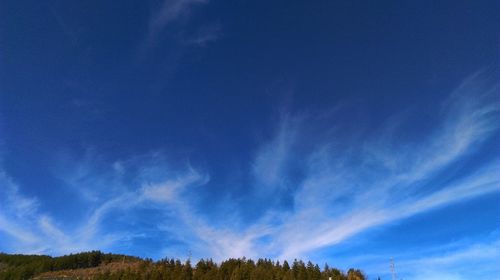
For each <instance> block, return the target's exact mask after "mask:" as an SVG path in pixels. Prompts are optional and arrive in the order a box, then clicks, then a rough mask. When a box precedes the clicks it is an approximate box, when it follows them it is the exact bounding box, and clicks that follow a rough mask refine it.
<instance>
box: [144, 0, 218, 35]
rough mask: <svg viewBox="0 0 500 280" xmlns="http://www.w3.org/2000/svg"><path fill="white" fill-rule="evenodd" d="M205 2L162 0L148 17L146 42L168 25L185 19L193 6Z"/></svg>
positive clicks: (196, 0) (204, 0)
mask: <svg viewBox="0 0 500 280" xmlns="http://www.w3.org/2000/svg"><path fill="white" fill-rule="evenodd" d="M206 3H208V0H163V2H162V4H161V6H160V7H159V9H157V10H155V11H153V13H152V15H151V17H150V20H149V29H148V39H147V43H146V44H148V45H149V44H151V43H152V41H153V40H155V38H156V37H157V36H158V35H159V34H160V33H161V32H162V31H163V30H164V29H165V28H166V27H167V26H168V25H170V24H172V23H174V22H176V21H179V20H181V19H186V18H187V17H188V16H189V14H190V12H191V10H192V9H193V8H194V7H195V6H198V5H202V4H206ZM214 34H215V33H214ZM204 40H205V41H206V40H210V39H209V38H205V39H204Z"/></svg>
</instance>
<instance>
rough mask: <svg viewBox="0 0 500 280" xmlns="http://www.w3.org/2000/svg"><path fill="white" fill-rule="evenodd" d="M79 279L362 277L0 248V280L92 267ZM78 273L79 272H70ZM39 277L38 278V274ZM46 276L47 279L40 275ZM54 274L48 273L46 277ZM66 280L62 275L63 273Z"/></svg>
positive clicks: (310, 269)
mask: <svg viewBox="0 0 500 280" xmlns="http://www.w3.org/2000/svg"><path fill="white" fill-rule="evenodd" d="M92 268H96V269H95V270H94V271H93V272H92V274H88V275H86V276H85V279H111V280H114V279H117V280H118V279H120V280H128V279H134V280H143V279H144V280H145V279H152V280H328V279H329V278H330V277H331V279H332V280H365V279H366V277H365V275H364V274H363V273H362V272H361V271H360V270H358V269H349V270H348V271H347V272H343V271H341V270H339V269H336V268H330V267H329V266H328V265H325V266H324V267H323V269H320V267H319V266H318V265H317V264H313V263H312V262H307V263H305V262H303V261H301V260H294V261H293V262H290V263H289V262H287V261H284V262H282V263H281V262H279V261H272V260H269V259H258V260H257V261H254V260H251V259H246V258H240V259H233V258H232V259H228V260H225V261H223V262H221V263H216V262H214V261H213V260H211V259H201V260H200V261H198V262H197V263H196V265H194V266H193V265H192V264H191V261H190V260H187V261H185V262H181V261H180V260H179V259H168V258H165V259H161V260H159V261H153V260H152V259H148V258H146V259H141V258H138V257H132V256H126V255H119V254H104V253H102V252H100V251H91V252H83V253H78V254H71V255H66V256H61V257H50V256H43V255H10V254H3V253H0V279H5V280H10V279H13V280H14V279H15V280H17V279H30V278H33V277H36V276H37V275H40V274H41V275H44V274H42V273H45V274H46V273H48V272H57V271H66V270H77V269H92ZM76 278H80V277H75V278H74V279H76ZM39 279H44V278H43V277H40V278H39ZM46 279H48V278H46ZM52 279H54V278H52ZM65 279H68V278H65Z"/></svg>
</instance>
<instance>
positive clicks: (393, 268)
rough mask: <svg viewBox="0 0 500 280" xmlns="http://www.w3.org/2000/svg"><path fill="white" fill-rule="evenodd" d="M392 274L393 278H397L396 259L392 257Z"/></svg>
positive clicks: (394, 279) (393, 279)
mask: <svg viewBox="0 0 500 280" xmlns="http://www.w3.org/2000/svg"><path fill="white" fill-rule="evenodd" d="M391 274H392V280H396V279H397V278H396V268H395V267H394V259H393V258H391Z"/></svg>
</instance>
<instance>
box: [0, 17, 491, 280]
mask: <svg viewBox="0 0 500 280" xmlns="http://www.w3.org/2000/svg"><path fill="white" fill-rule="evenodd" d="M167 22H168V21H167ZM496 97H498V87H493V88H487V89H484V88H482V87H481V86H480V85H479V84H478V82H477V81H476V80H475V79H472V80H468V81H466V82H465V83H464V85H462V86H461V87H459V88H458V89H457V90H456V91H455V92H454V93H453V94H452V95H451V97H450V99H449V100H448V101H447V102H446V103H445V104H444V105H443V109H442V111H441V112H440V113H439V114H438V115H436V118H437V119H439V120H440V121H439V122H436V124H435V127H434V130H433V131H431V132H430V133H428V134H425V135H424V136H423V137H422V139H413V140H412V141H409V143H404V144H395V143H393V141H392V140H391V139H392V138H393V137H397V135H398V133H400V131H399V126H398V125H389V126H391V128H390V129H382V130H381V131H385V132H384V133H377V139H373V137H371V138H370V136H366V135H362V136H363V137H365V138H363V139H361V140H358V142H356V144H355V147H352V148H351V149H344V148H340V147H343V146H345V145H338V144H337V143H336V141H337V139H341V138H342V136H340V135H339V136H338V137H336V135H334V134H333V135H332V132H331V131H332V130H331V127H330V124H328V125H322V124H321V123H314V124H311V122H308V121H309V120H308V117H307V116H304V115H301V118H300V119H299V118H294V117H293V116H291V114H289V115H284V116H286V117H283V118H282V119H281V122H280V124H279V125H277V129H276V133H275V136H274V137H273V138H272V139H269V141H267V142H266V143H263V144H262V145H261V147H260V148H258V149H257V150H256V151H257V152H256V155H255V156H254V161H253V162H252V163H251V164H250V166H249V169H250V172H251V176H252V177H253V180H251V181H252V184H253V187H254V188H253V190H254V191H255V192H256V193H258V195H256V196H255V197H256V200H257V201H252V203H255V204H256V205H258V206H256V207H260V205H259V203H261V201H262V200H263V198H265V199H268V200H272V198H273V197H277V198H278V199H279V198H280V196H289V197H291V203H292V204H293V205H292V207H289V208H287V209H286V210H285V209H283V208H279V209H276V208H274V206H275V205H273V204H272V203H271V206H270V207H269V208H268V210H267V211H266V212H265V213H264V214H263V215H262V217H260V218H256V219H255V220H252V222H242V218H241V217H239V216H238V211H235V210H238V209H239V207H241V206H240V205H238V202H235V201H226V200H223V199H221V200H220V201H213V203H214V204H219V205H220V204H222V202H224V205H223V206H222V210H221V211H225V214H224V215H219V216H218V218H217V219H220V221H218V222H216V221H214V219H212V218H211V217H210V216H208V215H205V214H204V213H202V212H203V210H204V209H203V208H200V205H199V204H197V200H196V199H195V198H196V197H197V195H196V194H198V193H209V192H210V189H209V188H210V187H213V186H212V185H210V177H209V175H208V174H205V173H203V172H200V171H198V170H196V169H195V168H192V167H190V166H189V165H183V166H184V168H175V169H174V168H172V164H170V163H169V162H168V160H165V159H164V158H163V156H162V155H161V154H162V153H155V154H153V155H148V156H140V157H136V158H131V159H127V160H115V161H113V162H112V163H110V164H108V163H106V162H105V161H101V160H99V159H98V158H96V156H95V155H93V154H90V155H88V156H85V157H84V158H83V159H81V160H80V161H77V160H76V161H75V160H66V161H64V164H62V165H63V166H70V167H69V168H55V169H54V172H56V173H58V174H62V175H60V176H58V177H59V178H60V179H61V181H62V182H64V184H65V185H66V186H68V187H71V189H72V190H74V192H75V193H76V194H77V196H78V197H79V198H81V199H83V200H84V202H85V205H86V206H87V209H88V212H85V213H83V214H82V217H79V219H81V220H82V222H81V223H78V224H77V225H76V226H74V227H72V228H68V227H67V226H64V225H61V224H59V223H58V221H57V219H54V218H53V217H51V216H50V215H49V214H48V213H43V212H42V211H40V210H39V207H38V205H39V203H40V202H39V201H38V200H37V199H34V198H29V197H26V196H23V195H22V194H21V193H20V191H19V187H18V186H17V185H16V184H15V183H14V182H13V180H12V179H11V178H10V177H9V176H8V175H7V174H5V173H0V184H2V188H0V195H1V196H0V199H1V202H2V204H0V210H1V211H0V231H2V232H4V233H5V234H7V235H9V236H11V237H12V238H13V239H15V240H16V241H17V243H18V245H17V246H13V247H12V248H11V249H12V250H14V251H22V252H28V251H30V252H49V253H56V254H57V253H67V252H74V251H78V250H86V249H94V248H98V249H107V248H113V246H115V245H116V244H117V243H119V242H120V241H123V240H129V241H130V240H131V239H132V238H135V237H136V236H140V235H141V234H145V233H140V232H134V230H133V229H134V227H133V226H131V225H133V224H134V223H135V222H136V221H135V220H134V218H133V215H132V214H133V213H134V212H135V211H141V210H143V209H148V210H150V211H154V212H155V213H157V214H158V217H156V218H155V219H157V220H155V221H154V227H155V228H154V229H153V230H157V231H159V232H163V233H165V234H166V235H167V234H168V236H169V237H170V238H173V239H176V240H177V241H179V242H181V243H183V244H185V246H184V247H182V248H180V247H179V248H175V245H168V244H166V245H162V246H163V248H161V249H162V250H163V251H168V252H169V253H170V254H172V252H176V253H177V255H179V256H180V255H182V254H184V255H186V256H187V251H188V249H187V248H189V250H192V251H193V253H194V255H195V256H204V257H206V256H212V257H214V258H216V259H223V258H226V257H240V256H247V257H260V256H266V257H278V258H287V259H290V258H295V257H306V256H307V255H308V254H309V253H310V252H313V251H315V250H317V249H321V248H325V247H328V246H332V245H335V244H338V243H341V242H344V241H346V240H348V239H349V238H350V237H352V236H354V235H356V234H359V233H361V232H363V231H366V230H369V229H372V228H375V227H379V226H382V225H386V224H389V223H391V222H394V221H397V220H400V219H404V218H407V217H410V216H413V215H416V214H419V213H423V212H425V211H429V210H431V209H436V208H439V207H444V206H446V205H449V204H451V203H456V202H460V201H463V200H466V199H469V198H472V197H476V196H480V195H485V194H488V193H491V192H496V191H499V190H500V175H499V174H500V173H498V172H497V171H498V170H499V169H500V163H499V162H498V161H489V162H483V163H482V164H481V166H479V167H477V168H475V169H470V170H469V171H468V172H467V173H465V174H463V175H461V176H457V177H455V178H453V179H452V180H447V181H446V182H444V183H443V182H442V181H439V180H434V179H435V178H436V176H437V175H438V174H440V172H443V171H446V170H448V168H450V167H454V166H455V163H457V162H461V161H462V160H464V159H467V157H468V156H470V155H472V154H474V152H476V151H478V150H479V149H480V144H481V143H483V142H485V141H486V140H487V139H489V138H490V137H491V135H492V134H493V133H496V132H497V131H498V128H499V124H500V122H499V121H498V120H499V113H500V104H499V103H498V101H497V100H499V99H498V98H496ZM313 117H314V116H312V117H311V118H313ZM404 121H405V119H404V118H402V119H398V120H396V121H395V122H396V123H403V122H404ZM392 123H394V122H392ZM313 125H314V126H318V128H317V130H318V131H320V132H319V133H317V134H315V135H314V137H310V135H309V134H308V133H309V132H310V131H311V130H310V129H308V126H313ZM322 126H323V127H322ZM321 131H327V133H324V134H322V133H321ZM335 131H337V130H335ZM307 141H309V142H307ZM311 141H312V143H311ZM304 142H307V143H304ZM298 160H300V164H296V161H298ZM68 162H72V164H66V163H68ZM75 162H76V163H75ZM388 163H389V164H388ZM292 165H293V166H294V168H298V169H300V170H299V173H301V177H300V178H299V179H297V177H294V174H291V173H296V172H297V170H295V169H291V168H290V166H292ZM177 166H178V165H177ZM4 186H5V187H4ZM222 187H227V186H222ZM269 194H272V195H269ZM205 207H206V206H205ZM18 215H22V216H23V217H24V218H23V219H22V220H20V219H16V217H18ZM120 217H126V218H127V219H126V221H121V220H120ZM109 220H111V221H109ZM124 220H125V219H124ZM114 223H116V224H118V223H123V224H122V226H123V225H125V227H118V228H117V229H114V228H112V226H113V225H115V224H114ZM127 223H129V224H127ZM127 226H128V227H127ZM123 228H127V229H123ZM139 230H140V229H139ZM176 250H177V251H176ZM474 252H476V253H478V254H479V252H480V249H471V251H469V252H468V253H469V254H468V255H472V253H474ZM464 254H465V253H464ZM492 254H496V253H495V252H493V253H492ZM460 256H462V257H463V256H465V255H460V254H458V253H457V255H456V256H454V257H448V258H444V257H443V258H441V259H440V260H438V259H436V263H438V262H441V263H446V262H452V261H456V260H458V259H460V258H461V257H460ZM464 258H465V257H464ZM443 277H444V276H443ZM449 277H453V275H449Z"/></svg>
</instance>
